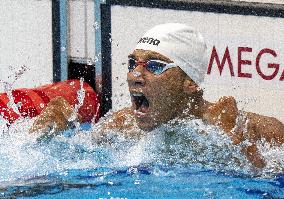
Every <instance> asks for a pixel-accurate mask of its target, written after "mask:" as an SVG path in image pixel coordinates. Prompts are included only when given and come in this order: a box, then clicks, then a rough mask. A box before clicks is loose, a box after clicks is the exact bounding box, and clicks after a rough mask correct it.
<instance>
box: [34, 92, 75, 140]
mask: <svg viewBox="0 0 284 199" xmlns="http://www.w3.org/2000/svg"><path fill="white" fill-rule="evenodd" d="M72 113H73V108H72V106H71V105H70V104H69V103H68V102H67V101H66V100H65V99H64V98H63V97H56V98H54V99H52V100H51V101H50V102H49V103H48V105H47V107H46V108H45V109H44V110H43V111H42V112H41V113H40V115H38V116H37V118H36V120H35V121H34V123H33V125H32V127H31V128H30V130H29V133H38V134H39V135H40V137H41V138H43V139H45V138H51V137H53V136H55V135H57V134H58V133H59V132H61V131H63V130H66V129H67V128H70V127H72V126H74V121H69V118H70V117H71V115H72ZM77 119H78V120H80V116H79V115H78V117H77Z"/></svg>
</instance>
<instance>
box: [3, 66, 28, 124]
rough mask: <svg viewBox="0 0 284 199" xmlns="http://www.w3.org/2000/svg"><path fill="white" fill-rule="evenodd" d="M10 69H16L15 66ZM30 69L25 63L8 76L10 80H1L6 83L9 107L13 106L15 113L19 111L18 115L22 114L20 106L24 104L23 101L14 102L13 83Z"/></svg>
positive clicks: (5, 88)
mask: <svg viewBox="0 0 284 199" xmlns="http://www.w3.org/2000/svg"><path fill="white" fill-rule="evenodd" d="M10 70H11V71H13V70H15V69H14V68H12V67H10ZM27 70H29V68H28V67H27V66H25V65H23V66H21V67H20V68H19V69H18V70H17V71H15V72H14V73H13V74H12V75H9V76H8V79H9V81H3V80H0V84H3V85H4V92H5V93H7V97H8V99H9V102H8V103H7V107H8V108H11V109H12V110H13V111H14V112H15V113H17V114H18V115H20V113H19V110H18V109H19V108H20V107H21V106H22V104H21V103H17V104H16V103H15V102H14V97H13V94H12V89H13V85H14V84H15V83H16V81H17V80H18V79H19V78H21V77H22V76H23V74H24V73H25V72H26V71H27ZM6 123H7V124H8V123H9V122H8V121H6Z"/></svg>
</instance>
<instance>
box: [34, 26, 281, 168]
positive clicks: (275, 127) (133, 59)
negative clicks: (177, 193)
mask: <svg viewBox="0 0 284 199" xmlns="http://www.w3.org/2000/svg"><path fill="white" fill-rule="evenodd" d="M205 53H206V45H205V42H204V39H203V37H202V36H201V35H200V34H199V33H198V32H196V31H195V30H194V29H192V28H191V27H188V26H186V25H184V24H176V23H173V24H161V25H158V26H155V27H153V28H152V29H150V30H149V31H147V32H146V33H145V35H144V36H143V37H142V38H141V39H140V40H139V41H138V44H137V46H136V48H135V50H134V51H133V52H132V53H131V54H130V55H129V56H128V59H129V61H128V70H129V72H128V74H127V82H128V87H129V92H130V96H131V101H132V107H130V108H125V109H123V110H120V111H118V112H116V113H114V114H113V115H112V120H111V121H109V122H105V123H104V129H117V130H118V131H120V132H121V133H124V132H125V131H123V130H124V129H129V128H131V127H132V126H133V125H137V126H138V127H139V128H140V129H141V130H142V131H141V132H144V133H147V132H149V131H151V130H153V129H155V128H156V127H158V126H160V125H162V124H164V123H167V122H168V121H170V120H172V119H174V118H184V117H191V118H197V119H202V120H203V121H204V122H205V123H207V124H210V125H216V126H219V127H220V128H221V129H222V130H223V131H224V133H226V134H227V135H228V136H229V137H230V138H231V139H232V143H233V144H241V143H242V142H244V141H246V140H248V141H249V142H250V143H251V145H248V146H247V145H246V146H244V147H243V150H242V152H243V153H244V154H245V155H246V157H247V159H248V160H249V161H251V162H252V164H253V165H254V166H256V167H259V168H262V167H264V166H265V161H264V160H263V158H262V157H261V155H260V153H259V152H258V150H257V147H256V142H257V141H258V140H266V141H267V142H269V143H273V144H276V145H277V144H278V145H280V144H282V143H283V142H284V125H283V124H282V123H281V122H280V121H278V120H277V119H275V118H272V117H266V116H261V115H258V114H255V113H250V112H243V111H239V110H238V108H237V103H236V100H235V99H234V98H233V97H222V98H221V99H219V101H217V102H215V103H211V102H208V101H206V100H205V99H204V98H203V90H202V89H201V87H200V84H201V82H202V81H203V80H204V75H205V73H206V66H207V64H206V60H205ZM71 113H72V106H70V105H69V104H68V103H67V102H66V101H65V100H64V99H63V98H61V97H59V98H55V99H53V100H52V101H51V102H50V104H49V105H48V106H47V108H46V109H45V110H44V111H43V112H42V113H41V114H40V115H39V116H38V117H37V119H36V120H35V122H34V124H33V126H32V128H31V129H30V132H31V133H32V132H42V131H43V130H44V129H46V128H52V127H54V126H55V127H56V131H57V132H58V131H61V130H64V129H66V128H68V124H69V122H68V118H69V117H70V116H71ZM79 117H80V116H78V118H79ZM105 132H106V131H105ZM103 133H104V132H102V134H103ZM96 134H98V132H94V136H96ZM127 136H132V137H136V138H137V139H139V138H141V136H143V133H139V132H137V134H135V135H127Z"/></svg>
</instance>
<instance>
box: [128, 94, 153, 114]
mask: <svg viewBox="0 0 284 199" xmlns="http://www.w3.org/2000/svg"><path fill="white" fill-rule="evenodd" d="M131 98H132V102H133V104H134V108H135V110H134V113H135V114H136V115H137V116H140V117H141V116H144V115H146V113H147V112H148V110H149V101H148V99H147V97H146V96H145V95H144V94H143V93H132V94H131Z"/></svg>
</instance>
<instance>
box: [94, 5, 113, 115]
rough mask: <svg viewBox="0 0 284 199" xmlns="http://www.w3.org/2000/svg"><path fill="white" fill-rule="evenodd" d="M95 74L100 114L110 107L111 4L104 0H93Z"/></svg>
mask: <svg viewBox="0 0 284 199" xmlns="http://www.w3.org/2000/svg"><path fill="white" fill-rule="evenodd" d="M95 21H96V23H95V26H96V25H97V28H96V32H95V33H96V36H95V37H96V39H95V42H96V44H95V47H96V50H95V52H96V57H97V59H96V61H97V62H96V74H97V75H98V76H97V77H98V78H101V84H102V85H101V87H102V89H101V93H100V94H101V95H100V96H101V114H102V115H104V114H105V113H107V112H108V111H109V110H110V109H111V108H112V99H111V98H112V74H111V66H112V64H111V6H110V4H108V3H106V1H105V0H102V1H96V0H95Z"/></svg>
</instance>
